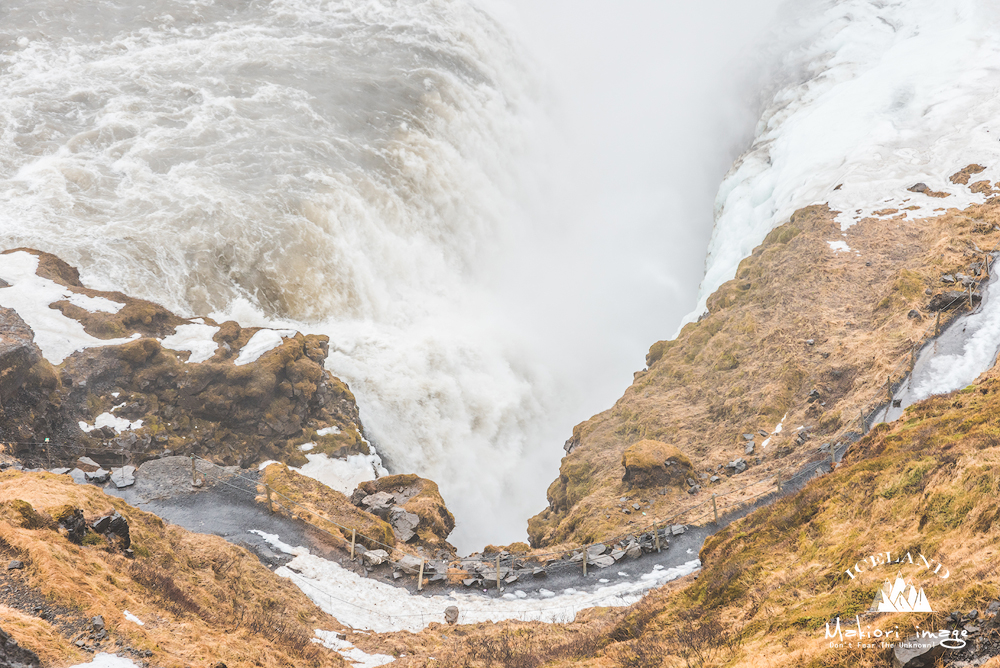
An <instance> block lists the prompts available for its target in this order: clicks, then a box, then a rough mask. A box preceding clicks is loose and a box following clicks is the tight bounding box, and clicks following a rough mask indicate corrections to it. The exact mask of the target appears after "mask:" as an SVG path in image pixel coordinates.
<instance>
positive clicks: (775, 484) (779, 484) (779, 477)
mask: <svg viewBox="0 0 1000 668" xmlns="http://www.w3.org/2000/svg"><path fill="white" fill-rule="evenodd" d="M774 486H775V488H776V489H777V490H778V494H781V471H778V479H777V481H776V482H775V483H774Z"/></svg>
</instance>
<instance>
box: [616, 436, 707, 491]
mask: <svg viewBox="0 0 1000 668" xmlns="http://www.w3.org/2000/svg"><path fill="white" fill-rule="evenodd" d="M622 467H623V468H624V469H625V475H623V476H622V482H626V483H628V484H629V486H630V487H663V486H665V485H677V486H682V485H685V484H686V482H685V481H686V480H687V479H688V478H691V477H694V467H693V466H692V465H691V461H690V460H689V459H688V458H687V457H685V456H684V453H683V452H681V451H680V450H679V449H677V448H676V447H675V446H673V445H670V444H668V443H663V442H662V441H652V440H644V441H639V442H638V443H633V444H632V445H630V446H628V447H627V448H625V452H624V453H622Z"/></svg>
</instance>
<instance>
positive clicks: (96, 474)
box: [83, 469, 111, 485]
mask: <svg viewBox="0 0 1000 668" xmlns="http://www.w3.org/2000/svg"><path fill="white" fill-rule="evenodd" d="M83 475H84V477H85V478H86V479H87V482H92V483H94V484H95V485H103V484H104V483H106V482H107V481H108V480H109V479H110V478H111V471H109V470H107V469H97V470H96V471H92V472H90V473H84V474H83Z"/></svg>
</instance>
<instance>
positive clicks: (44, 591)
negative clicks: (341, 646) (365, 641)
mask: <svg viewBox="0 0 1000 668" xmlns="http://www.w3.org/2000/svg"><path fill="white" fill-rule="evenodd" d="M67 507H71V508H79V509H80V510H82V511H83V513H84V516H85V517H86V518H87V519H88V520H92V519H94V518H96V517H98V516H102V515H104V514H106V513H108V512H110V511H113V510H117V511H118V512H120V513H121V514H122V515H124V516H125V517H126V518H127V520H128V522H129V525H130V533H131V538H132V547H133V549H134V550H135V554H136V556H135V557H134V559H129V558H126V557H125V556H124V555H123V554H122V553H121V552H120V550H118V549H116V548H114V547H113V546H111V545H109V544H108V542H107V541H106V540H105V539H104V538H102V537H100V536H98V535H97V534H94V533H90V534H88V535H87V537H86V538H85V539H84V540H83V542H82V544H75V543H73V542H71V541H70V540H69V539H68V537H67V536H66V535H65V530H61V529H59V527H58V525H57V524H56V523H55V522H54V521H53V519H52V518H53V517H59V516H60V515H62V514H64V513H65V510H66V508H67ZM0 552H2V557H3V559H4V562H3V563H4V565H6V563H7V560H10V559H19V560H21V561H23V562H24V564H25V568H24V570H23V571H17V572H16V573H17V575H16V576H15V575H8V576H7V577H17V578H19V580H17V584H19V585H23V586H24V587H25V588H27V589H29V590H30V592H31V593H32V594H33V595H36V596H38V597H41V600H44V601H46V605H47V606H48V605H51V606H53V608H54V609H58V610H61V611H62V613H60V614H59V615H54V616H53V618H52V619H40V618H39V617H38V616H37V615H36V614H35V613H33V611H32V609H31V606H27V607H28V608H29V609H27V610H16V609H13V608H14V607H16V606H10V607H4V606H0V626H2V627H3V628H4V630H6V631H7V632H8V633H10V634H11V635H12V636H13V637H14V638H15V639H16V640H17V641H18V642H19V643H20V644H21V645H22V646H24V647H26V648H28V649H31V650H33V651H35V652H37V653H38V654H39V655H40V656H42V657H43V660H45V662H46V665H68V664H69V663H71V662H72V661H76V660H80V659H83V654H82V652H80V651H79V650H78V649H77V648H76V646H75V645H74V644H73V641H75V640H76V636H70V637H67V636H66V635H65V634H64V633H61V632H60V628H61V626H65V623H64V622H65V621H66V620H65V619H64V618H68V619H70V620H72V619H73V618H77V619H83V620H88V619H89V618H90V617H92V616H94V615H102V616H103V617H104V620H105V622H106V623H107V627H108V631H109V633H110V637H109V639H107V640H106V641H105V642H104V643H103V644H102V645H101V646H99V647H96V649H98V650H99V651H108V652H111V653H115V652H117V651H118V650H119V646H118V645H116V644H115V641H116V640H121V641H122V643H123V645H124V646H128V647H132V648H134V649H136V650H138V651H147V650H148V651H150V652H152V658H150V659H149V660H150V661H151V662H152V664H153V665H157V666H165V667H174V666H177V667H180V666H192V665H195V666H212V665H215V664H216V663H218V662H223V663H225V664H226V665H227V666H229V667H230V668H233V667H235V666H296V667H297V666H340V665H344V663H343V661H342V660H341V658H340V657H339V655H337V654H335V653H334V652H331V651H328V650H326V649H323V648H322V647H320V646H318V645H316V644H315V643H313V642H312V638H313V637H314V630H315V629H318V628H321V629H327V630H336V629H339V625H338V624H337V622H336V620H334V619H333V618H332V617H329V616H328V615H326V614H325V613H323V612H322V611H321V610H320V609H319V608H317V607H316V606H315V605H313V604H312V602H311V601H309V600H308V599H307V598H306V596H305V595H304V594H303V593H302V592H301V591H299V589H298V588H296V587H295V585H293V584H292V583H291V582H289V581H288V580H286V579H284V578H280V577H278V576H276V575H274V574H273V573H271V572H270V571H269V570H268V569H267V568H265V567H264V566H262V565H261V564H260V562H259V561H258V560H257V558H256V557H254V556H253V555H251V554H250V553H249V552H248V551H247V550H245V549H243V548H241V547H237V546H235V545H232V544H230V543H227V542H226V541H225V540H223V539H222V538H218V537H216V536H207V535H203V534H195V533H191V532H188V531H185V530H183V529H181V528H179V527H176V526H174V525H171V524H166V523H164V522H163V521H162V520H160V519H159V518H157V517H156V516H154V515H151V514H149V513H145V512H143V511H140V510H137V509H135V508H132V507H131V506H129V505H128V504H126V503H124V502H123V501H121V500H119V499H116V498H114V497H109V496H107V495H105V494H104V493H103V492H102V491H101V490H99V489H97V488H95V487H91V486H86V485H75V484H73V482H72V481H71V480H70V479H69V478H68V477H66V476H57V475H53V474H49V473H19V472H6V473H2V474H0ZM125 610H128V611H129V612H131V613H132V614H134V615H136V616H137V617H138V618H139V619H140V620H142V621H144V622H145V625H144V626H139V625H137V624H134V623H133V622H130V621H127V620H126V619H125V618H124V611H125Z"/></svg>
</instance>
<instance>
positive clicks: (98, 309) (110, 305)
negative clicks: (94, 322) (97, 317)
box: [68, 292, 125, 313]
mask: <svg viewBox="0 0 1000 668" xmlns="http://www.w3.org/2000/svg"><path fill="white" fill-rule="evenodd" d="M68 301H69V303H70V304H72V305H73V306H79V307H80V308H82V309H83V310H84V311H89V312H90V313H118V311H121V310H122V309H123V308H125V304H119V303H118V302H113V301H111V300H110V299H105V298H104V297H90V296H88V295H81V294H80V293H78V292H72V293H70V295H69V299H68Z"/></svg>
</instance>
